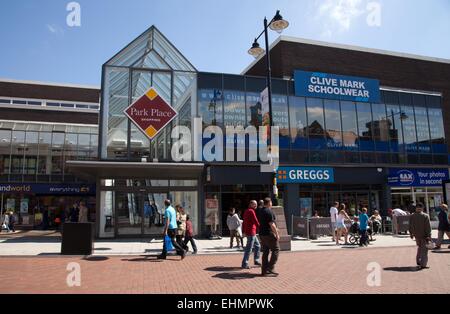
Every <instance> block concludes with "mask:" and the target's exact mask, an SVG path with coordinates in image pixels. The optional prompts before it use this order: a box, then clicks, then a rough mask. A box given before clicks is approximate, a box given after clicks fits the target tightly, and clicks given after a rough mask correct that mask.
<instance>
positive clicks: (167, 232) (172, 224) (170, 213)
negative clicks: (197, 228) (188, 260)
mask: <svg viewBox="0 0 450 314" xmlns="http://www.w3.org/2000/svg"><path fill="white" fill-rule="evenodd" d="M164 206H165V207H166V208H165V211H164V218H165V224H164V232H163V238H164V241H163V243H164V244H163V250H162V253H161V254H160V255H158V259H166V257H167V246H166V241H165V238H166V236H168V237H169V238H170V241H171V242H172V245H173V247H174V248H175V250H176V251H177V254H178V255H180V256H181V259H184V258H185V256H186V251H185V250H184V249H183V248H182V247H181V246H180V245H179V244H178V243H177V241H176V232H177V229H178V226H177V214H176V212H175V209H174V208H173V207H172V206H171V202H170V200H168V199H167V200H165V201H164Z"/></svg>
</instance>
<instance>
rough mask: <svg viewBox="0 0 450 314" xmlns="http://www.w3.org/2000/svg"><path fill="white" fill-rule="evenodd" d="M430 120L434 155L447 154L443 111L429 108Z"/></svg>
mask: <svg viewBox="0 0 450 314" xmlns="http://www.w3.org/2000/svg"><path fill="white" fill-rule="evenodd" d="M428 117H429V120H430V134H431V146H432V151H433V153H434V154H443V153H447V144H446V140H445V132H444V120H443V114H442V109H440V108H428Z"/></svg>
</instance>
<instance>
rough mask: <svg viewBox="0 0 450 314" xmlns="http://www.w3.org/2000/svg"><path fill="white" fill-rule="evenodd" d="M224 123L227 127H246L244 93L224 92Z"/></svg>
mask: <svg viewBox="0 0 450 314" xmlns="http://www.w3.org/2000/svg"><path fill="white" fill-rule="evenodd" d="M213 96H214V95H213ZM213 106H214V104H213ZM224 123H225V126H238V125H241V126H245V93H244V92H240V91H230V90H226V91H224Z"/></svg>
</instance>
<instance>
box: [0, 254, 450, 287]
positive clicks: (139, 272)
mask: <svg viewBox="0 0 450 314" xmlns="http://www.w3.org/2000/svg"><path fill="white" fill-rule="evenodd" d="M445 247H447V246H445ZM415 252H416V250H415V247H414V246H407V247H394V248H385V247H383V248H374V247H369V248H359V247H356V246H355V247H348V248H342V249H341V250H320V251H303V252H282V253H281V255H280V259H279V262H278V264H277V271H278V272H279V273H280V274H279V276H278V277H261V276H260V269H259V268H257V267H252V268H251V269H249V270H243V269H241V268H240V267H239V266H240V263H241V258H242V256H241V254H205V255H188V256H187V257H186V258H185V259H184V260H183V261H180V258H179V257H178V256H169V257H168V259H167V260H157V259H156V256H155V255H145V254H142V255H137V256H136V255H134V256H91V257H67V256H59V255H54V256H33V257H29V256H28V257H0V269H2V271H1V272H0V282H2V283H8V284H2V285H0V293H50V294H55V293H56V294H59V293H71V294H73V293H75V294H77V293H125V294H135V293H169V294H197V293H198V294H209V293H219V294H220V293H226V294H230V293H231V294H239V293H246V294H252V293H258V294H281V293H287V294H300V293H396V294H397V293H449V292H450V249H447V248H445V249H442V250H440V251H432V252H430V254H429V266H430V268H429V269H424V270H420V271H417V269H416V265H415ZM250 262H251V264H250V265H252V263H253V260H252V259H251V260H250ZM78 265H79V267H78ZM78 283H79V286H78Z"/></svg>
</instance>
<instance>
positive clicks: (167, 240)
mask: <svg viewBox="0 0 450 314" xmlns="http://www.w3.org/2000/svg"><path fill="white" fill-rule="evenodd" d="M164 243H165V244H166V250H167V251H173V250H174V249H175V248H174V247H173V244H172V239H171V238H170V237H169V236H168V235H167V234H166V235H165V236H164Z"/></svg>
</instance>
